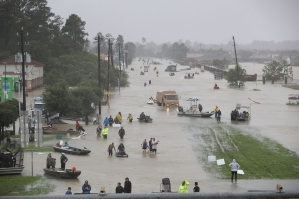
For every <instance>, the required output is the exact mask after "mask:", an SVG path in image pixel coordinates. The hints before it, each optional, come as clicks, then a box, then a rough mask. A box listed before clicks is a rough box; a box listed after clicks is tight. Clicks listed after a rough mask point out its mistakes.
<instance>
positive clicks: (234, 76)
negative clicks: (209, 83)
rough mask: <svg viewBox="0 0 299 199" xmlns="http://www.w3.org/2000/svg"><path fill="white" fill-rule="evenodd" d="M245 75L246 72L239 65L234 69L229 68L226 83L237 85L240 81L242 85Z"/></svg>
mask: <svg viewBox="0 0 299 199" xmlns="http://www.w3.org/2000/svg"><path fill="white" fill-rule="evenodd" d="M238 73H239V74H238ZM245 75H246V70H245V69H243V68H242V67H241V66H240V65H238V67H237V66H236V67H235V68H234V69H233V68H231V69H229V70H228V74H227V82H228V83H230V84H235V85H238V81H240V82H241V85H242V84H244V82H245V81H246V78H245Z"/></svg>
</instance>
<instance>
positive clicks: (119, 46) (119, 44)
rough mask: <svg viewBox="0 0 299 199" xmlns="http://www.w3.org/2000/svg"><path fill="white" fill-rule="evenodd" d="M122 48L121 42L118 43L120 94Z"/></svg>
mask: <svg viewBox="0 0 299 199" xmlns="http://www.w3.org/2000/svg"><path fill="white" fill-rule="evenodd" d="M120 48H121V43H120V42H119V43H118V63H119V78H118V92H120V78H121V63H120Z"/></svg>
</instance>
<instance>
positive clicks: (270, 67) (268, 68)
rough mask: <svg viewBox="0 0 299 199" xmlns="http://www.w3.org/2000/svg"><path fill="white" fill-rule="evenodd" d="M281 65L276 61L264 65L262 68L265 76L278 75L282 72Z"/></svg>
mask: <svg viewBox="0 0 299 199" xmlns="http://www.w3.org/2000/svg"><path fill="white" fill-rule="evenodd" d="M282 70H283V67H282V65H281V64H280V63H279V62H277V61H272V62H270V63H268V64H266V65H265V66H264V68H263V69H262V71H263V73H264V75H265V76H266V78H268V79H270V78H271V77H272V76H274V75H280V74H281V73H282Z"/></svg>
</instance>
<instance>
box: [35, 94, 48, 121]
mask: <svg viewBox="0 0 299 199" xmlns="http://www.w3.org/2000/svg"><path fill="white" fill-rule="evenodd" d="M34 110H35V111H41V112H42V118H45V117H46V114H47V111H46V109H45V103H44V102H43V98H42V97H35V98H34Z"/></svg>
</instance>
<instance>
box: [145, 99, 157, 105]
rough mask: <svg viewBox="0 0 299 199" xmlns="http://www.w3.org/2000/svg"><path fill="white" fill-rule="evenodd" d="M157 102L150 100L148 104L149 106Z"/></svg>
mask: <svg viewBox="0 0 299 199" xmlns="http://www.w3.org/2000/svg"><path fill="white" fill-rule="evenodd" d="M154 103H155V102H154V100H151V99H150V100H149V101H148V102H147V104H154Z"/></svg>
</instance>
